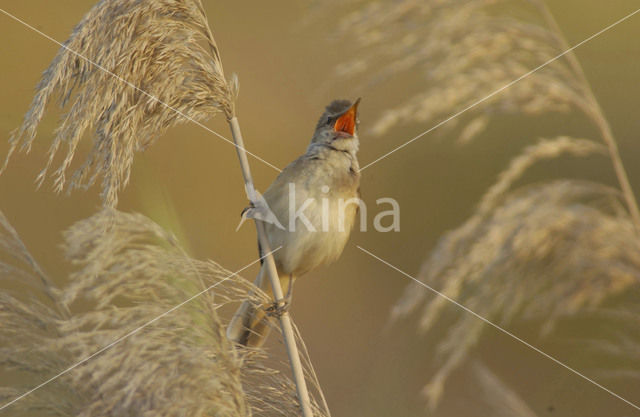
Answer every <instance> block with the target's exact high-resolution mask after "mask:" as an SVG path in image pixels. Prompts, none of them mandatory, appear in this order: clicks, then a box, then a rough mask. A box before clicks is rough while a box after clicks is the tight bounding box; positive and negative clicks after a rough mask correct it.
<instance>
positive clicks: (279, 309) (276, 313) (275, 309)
mask: <svg viewBox="0 0 640 417" xmlns="http://www.w3.org/2000/svg"><path fill="white" fill-rule="evenodd" d="M292 298H293V274H289V285H288V287H287V295H285V296H284V298H283V299H281V300H276V301H275V302H274V303H273V304H272V305H271V306H270V307H269V308H267V310H266V312H267V315H268V316H271V317H276V318H280V316H282V314H283V313H284V312H286V311H288V310H289V307H290V306H291V300H292Z"/></svg>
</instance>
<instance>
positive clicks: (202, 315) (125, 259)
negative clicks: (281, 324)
mask: <svg viewBox="0 0 640 417" xmlns="http://www.w3.org/2000/svg"><path fill="white" fill-rule="evenodd" d="M0 224H2V226H3V228H4V229H5V230H8V231H9V233H5V234H3V235H2V236H0V241H1V242H2V249H3V250H4V251H3V252H4V253H3V255H9V256H11V257H15V258H16V259H19V260H22V259H28V260H30V261H29V262H28V263H27V266H29V267H31V268H32V270H33V271H31V270H26V271H24V272H20V273H17V272H16V271H18V270H17V269H16V268H8V267H5V264H4V263H3V264H2V265H3V268H2V269H1V271H2V274H1V275H0V280H1V281H0V282H2V284H3V286H5V284H6V279H11V278H15V277H18V278H20V279H22V278H23V276H28V275H34V276H35V277H36V278H37V277H38V276H39V274H40V273H39V272H38V271H41V270H40V268H39V267H37V264H35V263H34V262H33V261H32V260H31V259H32V258H31V257H30V256H29V255H28V252H26V250H24V249H23V248H24V246H23V245H22V244H21V242H20V241H19V239H18V237H17V234H15V232H13V231H12V229H10V228H9V227H10V226H8V223H6V221H5V220H4V218H3V217H0ZM65 241H66V243H65V250H66V254H67V257H68V258H69V260H70V261H71V262H72V263H73V265H74V266H75V267H76V269H75V272H74V273H73V274H72V276H71V283H70V284H69V285H68V287H66V288H62V289H60V290H56V289H54V290H55V292H56V294H55V295H56V297H58V298H59V299H60V300H62V301H63V302H64V304H65V305H66V306H68V307H69V308H70V309H71V310H72V311H74V310H76V311H77V313H76V314H73V315H71V316H69V317H66V316H65V315H64V314H63V312H60V311H58V310H57V309H56V308H55V306H49V305H47V304H43V303H41V302H37V301H36V300H29V301H28V302H27V301H20V300H19V298H17V297H15V296H13V295H10V294H9V293H3V294H2V296H1V297H0V314H1V315H2V319H3V320H2V323H3V325H2V326H0V339H1V340H2V346H3V349H2V350H0V363H2V364H3V365H4V366H6V367H7V368H11V369H14V370H15V372H17V373H19V374H20V375H21V376H22V377H23V378H25V379H21V380H23V381H27V384H31V385H28V386H27V387H28V388H32V387H33V386H35V384H36V383H40V382H42V381H43V380H46V378H49V377H51V376H53V375H56V374H57V373H59V372H61V371H62V370H64V369H67V368H68V367H69V366H70V365H72V364H74V363H77V362H78V361H81V360H82V359H84V358H88V357H90V356H91V355H93V354H94V353H95V352H97V351H100V350H101V349H103V348H104V347H105V346H110V344H112V343H113V342H114V341H116V340H120V338H122V340H120V341H119V342H118V343H117V344H114V345H113V346H111V347H109V348H108V349H105V350H104V351H101V353H99V354H98V355H95V356H94V357H92V358H91V359H90V360H87V361H85V362H83V363H81V364H80V365H78V366H77V367H75V368H73V369H72V370H70V371H69V372H67V373H65V374H63V375H61V376H60V377H59V378H58V379H55V380H53V381H51V383H50V384H48V385H47V386H45V387H42V388H40V389H38V390H36V391H34V392H33V393H32V394H30V395H29V396H26V397H25V398H23V399H21V400H20V401H19V402H16V404H11V405H10V407H15V408H19V409H27V410H37V411H38V412H39V413H40V414H39V415H42V414H47V415H77V416H126V415H145V414H149V415H169V416H170V415H185V414H186V415H190V416H191V415H192V416H211V415H220V416H249V415H252V414H253V413H256V414H259V415H267V416H268V415H281V416H284V415H297V414H299V406H298V403H297V401H296V390H295V386H294V384H293V382H292V381H290V380H289V379H288V378H287V377H286V376H285V375H284V374H283V373H282V372H280V371H277V370H275V369H272V368H269V367H268V366H265V365H264V354H263V353H261V352H260V351H249V350H238V349H237V348H235V347H234V346H233V345H232V344H231V342H230V341H228V340H227V338H226V336H225V325H224V324H223V323H222V322H221V320H220V318H219V316H218V313H217V310H218V309H219V308H220V306H222V305H224V304H225V303H227V302H229V301H232V300H236V299H241V298H245V297H247V295H248V293H250V292H255V291H256V288H254V287H253V286H252V285H251V283H249V282H248V281H246V280H244V279H242V278H239V277H237V276H236V275H235V274H233V273H231V272H230V271H227V270H225V269H224V268H222V267H221V266H220V265H218V264H216V263H215V262H213V261H207V262H203V261H198V260H195V259H192V258H190V257H188V256H187V255H186V254H185V253H184V251H183V250H182V249H181V248H180V247H179V246H178V245H177V243H176V240H175V238H174V237H173V236H172V235H170V234H169V233H167V232H165V231H164V230H163V229H162V228H160V227H159V226H158V225H156V224H154V223H153V222H151V221H150V220H148V219H147V218H145V217H144V216H141V215H134V214H125V213H121V212H118V211H115V210H113V209H105V210H103V211H101V212H99V213H97V214H95V215H94V216H92V217H91V218H89V219H86V220H83V221H80V222H78V223H77V224H75V225H74V226H72V227H71V228H70V229H69V230H68V231H67V232H66V233H65ZM47 282H48V280H47ZM35 283H36V284H40V286H39V287H34V291H33V292H32V294H34V295H38V294H39V293H42V291H43V286H44V282H43V281H41V280H38V281H36V282H35ZM207 288H209V290H208V291H204V290H205V289H207ZM201 291H204V292H203V293H202V294H201V295H200V296H198V297H195V298H193V299H191V298H192V297H193V295H194V294H198V293H200V292H201ZM262 296H263V297H264V294H263V295H262ZM150 299H151V301H152V302H150ZM188 299H191V300H190V301H189V302H186V303H184V301H185V300H188ZM181 303H183V304H181ZM178 305H180V307H178V308H174V307H176V306H178ZM169 311H170V312H169ZM167 312H169V313H167ZM155 318H158V319H157V320H154V321H153V322H151V323H149V322H150V321H151V320H153V319H155ZM137 329H139V330H137ZM125 335H127V336H126V337H124V338H123V336H125ZM0 392H1V393H2V400H3V404H4V403H6V402H7V401H11V400H12V399H15V398H16V397H18V396H19V395H21V394H22V393H24V392H25V390H18V389H16V388H13V389H7V388H5V389H2V391H0ZM312 405H313V409H314V412H315V415H318V416H323V415H325V414H324V413H323V412H322V411H321V410H320V408H319V407H318V406H317V404H316V403H315V401H313V402H312Z"/></svg>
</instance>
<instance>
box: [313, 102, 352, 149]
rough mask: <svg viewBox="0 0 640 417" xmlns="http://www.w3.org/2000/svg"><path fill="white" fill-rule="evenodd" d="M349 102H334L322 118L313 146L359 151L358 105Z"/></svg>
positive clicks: (315, 133) (319, 121)
mask: <svg viewBox="0 0 640 417" xmlns="http://www.w3.org/2000/svg"><path fill="white" fill-rule="evenodd" d="M359 103H360V99H357V100H356V101H355V102H353V103H352V102H351V101H349V100H334V101H332V102H331V104H329V105H328V106H327V108H326V110H325V111H324V113H322V116H320V120H318V125H317V126H316V131H315V132H314V134H313V138H312V139H311V143H312V144H323V145H329V146H332V147H334V148H336V149H338V150H341V151H351V152H354V153H355V152H356V151H357V150H358V124H359V120H358V104H359Z"/></svg>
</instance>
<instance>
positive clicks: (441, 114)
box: [334, 0, 589, 142]
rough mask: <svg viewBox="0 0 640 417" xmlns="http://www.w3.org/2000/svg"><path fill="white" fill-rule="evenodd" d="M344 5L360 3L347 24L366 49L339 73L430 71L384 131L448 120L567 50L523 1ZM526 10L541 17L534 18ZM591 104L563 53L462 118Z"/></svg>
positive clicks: (388, 115) (385, 75)
mask: <svg viewBox="0 0 640 417" xmlns="http://www.w3.org/2000/svg"><path fill="white" fill-rule="evenodd" d="M354 5H355V6H354ZM334 6H335V7H340V6H339V5H334ZM343 7H349V8H350V10H351V9H353V8H354V7H355V10H352V11H351V12H350V13H346V17H345V18H344V19H343V21H342V22H341V24H340V26H339V29H340V30H341V33H342V35H343V36H349V39H355V40H356V42H357V43H358V46H359V53H358V54H357V56H355V57H354V59H353V60H350V61H347V62H346V63H344V64H342V65H340V66H339V67H338V68H337V70H336V74H337V75H340V76H343V77H353V76H356V75H358V77H359V78H360V79H362V78H363V77H362V73H363V72H365V71H366V70H369V71H368V74H369V75H368V76H366V77H364V79H365V80H366V82H369V83H379V82H383V81H386V80H388V79H390V78H392V77H393V78H396V77H397V75H398V74H399V73H404V72H416V71H419V72H420V73H422V74H423V75H424V80H425V81H424V89H423V90H422V91H423V92H421V91H420V89H418V92H417V93H415V94H413V95H411V94H409V95H407V98H406V99H403V101H402V102H400V103H398V104H396V105H392V106H391V108H390V109H389V110H387V111H385V112H384V113H383V114H382V116H381V117H380V118H379V121H378V122H377V123H376V124H375V125H374V126H373V127H372V131H373V132H374V133H376V134H384V133H386V132H388V131H389V130H390V129H392V128H394V127H395V126H398V125H400V124H406V123H412V122H418V123H421V124H424V123H429V122H431V123H437V122H440V121H441V120H444V119H445V118H446V117H448V116H450V115H451V114H453V113H455V112H457V111H460V110H462V109H464V108H465V107H467V106H469V105H471V104H473V103H475V102H476V101H478V100H480V99H482V98H484V97H486V96H488V95H489V94H491V93H493V92H495V91H496V90H498V89H500V88H502V87H504V86H505V85H507V84H508V83H510V82H512V81H513V80H515V79H517V78H519V77H521V76H522V75H523V74H525V73H527V72H528V71H530V70H532V69H533V68H536V67H537V66H539V65H541V64H543V63H544V62H546V61H549V60H551V59H552V58H554V57H556V56H557V55H558V54H559V53H561V52H562V50H561V45H560V42H559V40H558V34H555V33H553V32H552V31H550V30H549V29H548V28H546V27H545V26H543V25H539V24H538V23H537V22H536V19H535V15H536V12H535V8H532V7H531V6H527V4H526V3H525V2H521V1H510V0H507V1H486V0H465V1H453V2H441V1H436V0H430V1H426V2H424V1H416V0H404V1H400V2H394V3H388V4H387V3H384V2H374V3H368V4H363V3H362V2H350V3H349V4H348V6H343ZM513 10H516V11H522V10H524V11H525V12H528V13H514V12H513ZM522 15H524V16H527V15H533V16H534V17H533V18H531V21H528V20H523V18H522V17H520V16H522ZM386 45H394V46H393V48H389V47H387V46H386ZM585 107H587V108H588V107H589V104H588V101H587V100H586V98H585V90H584V86H583V85H581V84H580V83H579V82H578V81H576V77H575V74H573V72H572V70H571V69H570V68H569V66H568V65H567V64H566V62H565V60H563V59H560V60H557V61H555V62H553V63H551V64H549V65H548V66H546V67H544V68H542V69H540V70H538V71H537V72H535V73H533V74H531V75H530V76H528V77H526V78H525V79H522V80H521V81H519V82H518V83H516V84H514V85H512V86H511V87H510V88H508V89H506V90H504V91H502V92H501V93H500V94H499V95H497V96H495V97H492V98H491V99H489V100H487V101H485V102H483V103H480V104H479V105H477V106H476V107H475V108H474V111H473V113H474V114H475V116H473V115H470V116H469V117H463V118H462V119H463V120H465V121H466V122H469V121H472V120H475V117H477V116H478V114H480V115H482V114H491V113H496V112H502V113H504V112H506V113H524V114H527V115H539V114H543V113H549V112H554V111H562V112H566V111H569V110H571V109H579V110H582V111H585V112H587V113H588V111H587V110H585ZM485 125H486V124H485ZM465 126H466V123H463V125H462V126H461V128H462V129H464V127H465ZM442 127H443V128H444V130H448V129H452V128H453V127H454V126H453V125H452V124H451V123H447V124H446V125H444V126H442ZM482 127H483V125H482V124H476V125H475V126H474V129H471V130H467V131H463V136H464V140H461V141H462V142H469V141H470V140H471V139H472V138H473V137H474V136H476V135H477V134H479V133H481V132H482V130H483V129H482Z"/></svg>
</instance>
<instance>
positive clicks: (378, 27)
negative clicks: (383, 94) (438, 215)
mask: <svg viewBox="0 0 640 417" xmlns="http://www.w3.org/2000/svg"><path fill="white" fill-rule="evenodd" d="M334 6H335V7H339V6H337V5H334ZM345 7H348V8H349V12H348V13H346V18H344V19H343V20H342V23H341V28H342V33H343V34H344V35H347V36H348V37H349V39H350V40H354V39H355V41H356V42H357V44H358V46H359V53H358V54H356V56H355V57H354V58H353V59H352V60H349V61H347V62H345V63H343V64H342V65H340V66H339V67H338V68H337V74H338V75H339V76H343V77H354V76H355V75H358V77H359V78H364V79H365V80H366V81H367V82H368V85H372V84H373V83H381V82H385V81H388V80H391V78H393V77H401V76H404V75H409V74H421V75H422V76H423V84H422V86H421V87H420V88H417V87H416V86H412V89H411V92H409V93H408V94H407V95H406V96H405V97H403V98H402V99H401V101H400V102H398V103H396V104H394V105H392V106H391V108H390V109H388V110H386V111H385V112H384V113H383V115H382V117H381V118H380V119H379V122H378V123H377V124H376V125H375V126H374V129H373V133H377V134H386V133H388V132H389V131H390V129H392V128H394V127H397V126H399V125H402V124H409V123H420V126H423V127H425V128H429V127H432V126H434V125H436V126H439V130H440V134H441V135H442V136H444V137H446V138H448V139H450V140H452V141H455V142H457V143H459V144H466V143H469V142H470V141H472V140H475V139H477V138H480V137H481V135H480V134H481V133H483V132H485V130H486V129H487V127H488V126H489V125H490V124H497V123H499V120H500V118H499V117H496V116H500V115H518V116H520V117H536V118H541V117H544V116H545V115H547V114H551V113H565V114H569V113H571V114H580V115H582V116H583V117H584V118H585V119H586V120H587V121H588V122H589V123H591V124H592V125H593V126H594V127H595V128H596V130H597V136H596V140H592V139H577V138H572V137H567V136H562V135H563V132H560V133H559V136H558V137H557V138H555V139H547V140H541V141H540V142H538V143H536V144H533V145H530V146H528V147H526V148H525V149H524V150H523V151H522V152H521V153H520V154H519V155H517V156H515V157H514V158H513V159H512V161H511V162H510V164H509V167H508V168H507V169H505V170H504V171H503V172H502V173H501V174H500V175H499V176H498V179H497V181H496V182H495V183H494V184H493V185H492V186H491V187H490V188H489V189H488V190H487V191H486V193H485V195H484V196H483V197H482V199H481V200H480V202H479V204H478V206H477V208H476V210H475V212H474V213H473V214H472V215H471V217H470V218H469V219H468V220H467V221H466V222H464V223H463V224H462V225H461V226H459V227H458V228H456V229H455V230H453V231H450V232H448V233H446V234H445V235H444V236H443V237H441V239H440V240H439V242H438V244H437V245H436V247H435V249H433V250H432V251H431V253H430V255H429V256H428V258H427V259H426V261H425V262H424V264H423V266H422V268H421V271H420V273H419V276H418V278H419V279H420V281H422V282H423V283H425V284H427V285H429V286H431V287H432V288H435V289H436V290H438V291H440V292H442V293H443V294H445V295H446V296H448V297H450V298H452V299H454V300H456V301H457V302H459V303H460V304H462V305H464V306H466V307H468V308H469V309H470V310H472V311H474V312H476V313H477V314H479V315H480V316H482V317H485V318H486V319H488V320H490V321H492V322H493V323H496V324H498V325H500V326H502V327H504V328H507V329H510V328H513V327H515V326H517V325H521V324H524V323H527V324H529V325H531V324H532V323H533V324H535V326H537V327H536V328H537V329H538V333H539V341H548V340H556V341H558V340H561V341H563V342H565V343H576V339H575V338H573V336H572V335H571V334H570V333H571V332H569V331H567V329H566V327H564V328H563V331H562V332H559V331H557V330H556V329H557V326H558V324H559V323H567V322H571V323H574V324H575V323H576V322H579V321H580V320H582V322H583V323H585V322H586V323H598V324H602V326H599V325H598V324H594V325H593V326H592V327H591V330H592V331H591V333H589V334H588V335H587V336H585V335H581V336H580V337H579V338H578V339H577V340H578V343H579V347H578V343H576V346H575V347H576V349H580V351H581V352H585V351H588V352H589V354H590V355H592V357H594V358H596V357H597V358H601V359H602V358H605V357H606V359H603V360H602V361H601V363H602V369H599V370H595V369H587V370H585V372H587V374H589V375H594V376H598V377H601V378H605V380H608V381H609V379H606V378H619V379H620V378H622V380H623V381H627V382H630V381H633V380H634V379H635V378H637V375H638V370H639V369H640V361H639V360H638V354H637V347H638V346H639V343H640V337H638V336H636V335H638V334H640V332H638V325H637V317H635V316H634V315H635V314H636V313H637V307H634V305H633V302H632V300H630V297H631V295H632V294H634V295H637V293H638V290H639V289H640V262H639V261H638V253H639V252H640V237H639V235H638V230H640V215H639V213H638V207H637V201H636V198H635V196H634V194H633V191H632V189H631V186H630V184H629V180H628V178H627V174H626V172H625V169H624V166H623V164H622V159H621V157H620V154H619V152H618V148H617V144H616V141H615V138H614V136H613V133H612V129H611V127H610V126H609V122H608V121H607V119H606V117H605V116H604V113H603V111H602V109H601V108H600V105H599V103H598V101H597V99H596V98H595V96H594V94H593V92H592V90H591V87H590V85H589V82H588V80H587V78H586V76H585V74H584V72H583V70H582V68H581V66H580V63H579V61H578V60H577V58H576V57H575V55H574V54H573V53H572V52H570V51H569V52H566V51H567V50H568V49H569V45H568V43H567V42H566V40H565V39H564V37H563V35H562V33H561V31H560V28H559V27H558V25H557V23H556V22H555V19H554V18H553V16H552V15H551V13H550V12H549V10H548V9H547V7H546V5H545V3H544V1H542V0H531V1H521V0H456V1H447V2H442V1H435V0H434V1H415V0H401V1H399V2H393V3H384V2H373V3H370V2H363V1H358V0H355V1H352V2H349V3H348V5H347V6H345ZM390 45H393V46H392V47H390ZM545 63H547V64H546V65H543V64H545ZM534 69H535V71H532V70H534ZM524 74H527V75H526V76H525V77H523V75H524ZM514 80H517V82H515V83H514ZM452 115H456V117H454V118H452V119H451V118H450V117H451V116H452ZM443 121H446V123H444V124H442V125H441V124H440V123H442V122H443ZM440 126H441V127H440ZM600 143H602V145H601V144H600ZM593 154H604V155H606V156H607V157H608V158H609V159H610V161H611V164H612V166H613V169H614V172H615V174H616V177H617V180H618V183H619V185H620V190H617V189H615V188H612V187H609V186H607V185H604V184H600V183H596V182H588V181H578V180H566V179H554V180H549V181H545V182H541V183H536V184H525V185H522V184H521V183H523V182H525V183H526V181H524V180H523V176H524V174H525V173H526V171H527V170H528V169H529V168H530V167H532V166H535V165H537V164H539V163H540V162H541V161H543V160H551V159H557V158H561V157H567V156H573V157H583V156H588V155H593ZM427 294H429V293H428V292H426V291H425V290H424V288H422V287H421V286H420V285H418V284H415V283H413V284H411V285H409V286H408V288H407V290H406V292H405V295H404V296H403V297H402V299H401V300H400V301H399V302H398V303H397V305H396V306H395V308H394V310H393V312H392V318H393V319H396V320H397V319H399V318H403V317H407V316H408V315H409V314H410V313H412V312H414V311H416V310H419V311H421V314H420V319H419V326H418V327H419V331H420V332H421V333H422V332H427V331H433V330H434V328H435V326H436V324H438V325H440V324H441V323H446V324H445V325H446V326H448V330H447V331H446V332H445V336H444V337H442V338H439V339H436V340H433V341H432V343H433V344H434V345H435V347H436V349H437V352H438V355H437V358H436V359H435V360H434V361H433V363H435V364H436V371H435V374H434V375H432V376H431V377H430V379H429V383H428V385H427V387H426V388H425V391H424V393H425V395H426V396H427V399H428V403H429V405H430V406H431V407H432V408H433V407H436V406H437V405H438V403H439V401H440V399H441V397H442V394H443V393H444V391H445V387H446V382H447V380H448V378H449V377H450V376H451V374H452V373H453V372H454V371H456V370H457V369H459V368H461V367H463V366H471V365H470V364H471V363H472V359H473V358H474V355H475V353H477V350H478V349H477V348H478V346H479V344H480V342H481V341H482V340H484V339H483V337H484V336H485V334H486V331H485V330H486V328H487V326H486V324H485V323H484V322H482V321H480V320H478V319H477V318H476V317H473V316H471V315H469V314H468V313H465V312H462V311H452V309H454V308H455V307H449V304H448V301H446V300H445V299H444V298H435V299H433V298H432V297H427ZM445 307H449V308H448V309H445ZM634 317H635V318H634ZM569 328H571V326H569ZM599 329H607V330H606V331H602V330H600V331H599ZM432 334H433V333H432ZM534 344H535V343H534ZM585 346H586V347H588V349H585ZM634 349H635V350H634ZM430 360H431V359H430ZM579 369H581V368H579ZM487 370H488V369H487ZM489 372H490V371H489ZM482 373H483V374H484V375H483V376H482V377H481V378H480V380H479V382H480V384H481V385H482V387H483V389H486V388H487V387H488V386H493V387H494V388H495V389H496V392H502V393H503V394H505V395H507V396H508V393H509V391H510V389H509V387H508V386H507V385H504V384H497V383H496V380H495V378H493V377H492V376H490V375H489V374H487V373H486V372H484V371H482ZM501 385H502V386H501ZM525 400H526V399H525ZM525 406H526V403H525ZM494 414H495V413H494ZM514 414H515V412H514ZM517 415H531V413H530V410H528V411H527V410H526V409H522V410H521V412H519V413H518V414H517Z"/></svg>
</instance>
